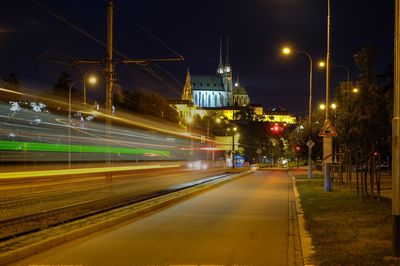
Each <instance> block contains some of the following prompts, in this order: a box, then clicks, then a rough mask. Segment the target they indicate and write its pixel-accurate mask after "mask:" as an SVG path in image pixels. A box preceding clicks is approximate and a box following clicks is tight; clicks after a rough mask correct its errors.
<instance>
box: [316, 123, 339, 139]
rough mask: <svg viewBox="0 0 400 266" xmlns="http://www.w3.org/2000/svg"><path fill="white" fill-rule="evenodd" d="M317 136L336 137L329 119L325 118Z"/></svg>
mask: <svg viewBox="0 0 400 266" xmlns="http://www.w3.org/2000/svg"><path fill="white" fill-rule="evenodd" d="M318 136H320V137H337V132H336V129H335V128H334V127H333V125H332V123H331V121H329V120H326V121H325V125H324V126H323V127H322V128H321V131H320V132H319V134H318Z"/></svg>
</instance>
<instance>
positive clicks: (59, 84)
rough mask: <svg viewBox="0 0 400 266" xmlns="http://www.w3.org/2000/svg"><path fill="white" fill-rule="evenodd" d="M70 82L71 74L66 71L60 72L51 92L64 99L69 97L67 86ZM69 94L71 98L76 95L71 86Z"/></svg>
mask: <svg viewBox="0 0 400 266" xmlns="http://www.w3.org/2000/svg"><path fill="white" fill-rule="evenodd" d="M71 84H72V79H71V75H70V74H69V73H68V72H65V71H64V72H62V73H61V75H60V76H59V77H58V79H57V81H56V82H55V83H54V85H53V89H52V93H53V94H54V95H56V96H59V97H62V98H64V99H68V98H69V87H70V86H71ZM71 94H72V96H73V98H75V97H76V96H77V91H76V89H75V88H72V91H71Z"/></svg>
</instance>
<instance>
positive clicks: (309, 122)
mask: <svg viewBox="0 0 400 266" xmlns="http://www.w3.org/2000/svg"><path fill="white" fill-rule="evenodd" d="M294 51H295V52H298V53H301V54H304V55H305V56H306V57H307V58H308V60H309V67H310V73H309V75H310V76H309V82H310V84H309V90H310V92H309V94H310V95H309V101H308V125H309V126H308V127H309V130H308V137H309V141H310V142H311V141H312V140H311V123H312V121H311V120H312V118H311V114H312V84H313V60H312V57H311V55H310V54H309V53H307V52H305V51H302V50H294ZM291 52H292V50H291V49H290V48H289V47H284V48H283V49H282V53H283V54H284V55H289V54H290V53H291ZM308 178H312V145H309V146H308Z"/></svg>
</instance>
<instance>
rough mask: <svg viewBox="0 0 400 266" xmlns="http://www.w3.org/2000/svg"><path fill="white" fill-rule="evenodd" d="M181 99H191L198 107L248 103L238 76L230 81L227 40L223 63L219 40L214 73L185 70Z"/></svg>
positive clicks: (230, 71) (230, 105)
mask: <svg viewBox="0 0 400 266" xmlns="http://www.w3.org/2000/svg"><path fill="white" fill-rule="evenodd" d="M182 100H186V101H191V102H192V103H193V104H194V105H196V106H197V107H200V108H224V107H233V106H246V105H249V104H250V98H249V96H248V95H247V92H246V90H245V88H244V87H242V86H240V83H239V76H238V77H237V80H236V82H235V83H233V81H232V68H231V65H230V63H229V53H228V42H227V50H226V59H225V64H223V63H222V45H221V42H220V50H219V64H218V67H217V71H216V74H215V75H209V76H204V75H191V74H190V72H189V70H188V71H187V74H186V81H185V85H184V87H183V93H182Z"/></svg>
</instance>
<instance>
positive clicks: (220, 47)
mask: <svg viewBox="0 0 400 266" xmlns="http://www.w3.org/2000/svg"><path fill="white" fill-rule="evenodd" d="M223 73H224V65H223V64H222V38H219V64H218V68H217V74H223Z"/></svg>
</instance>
